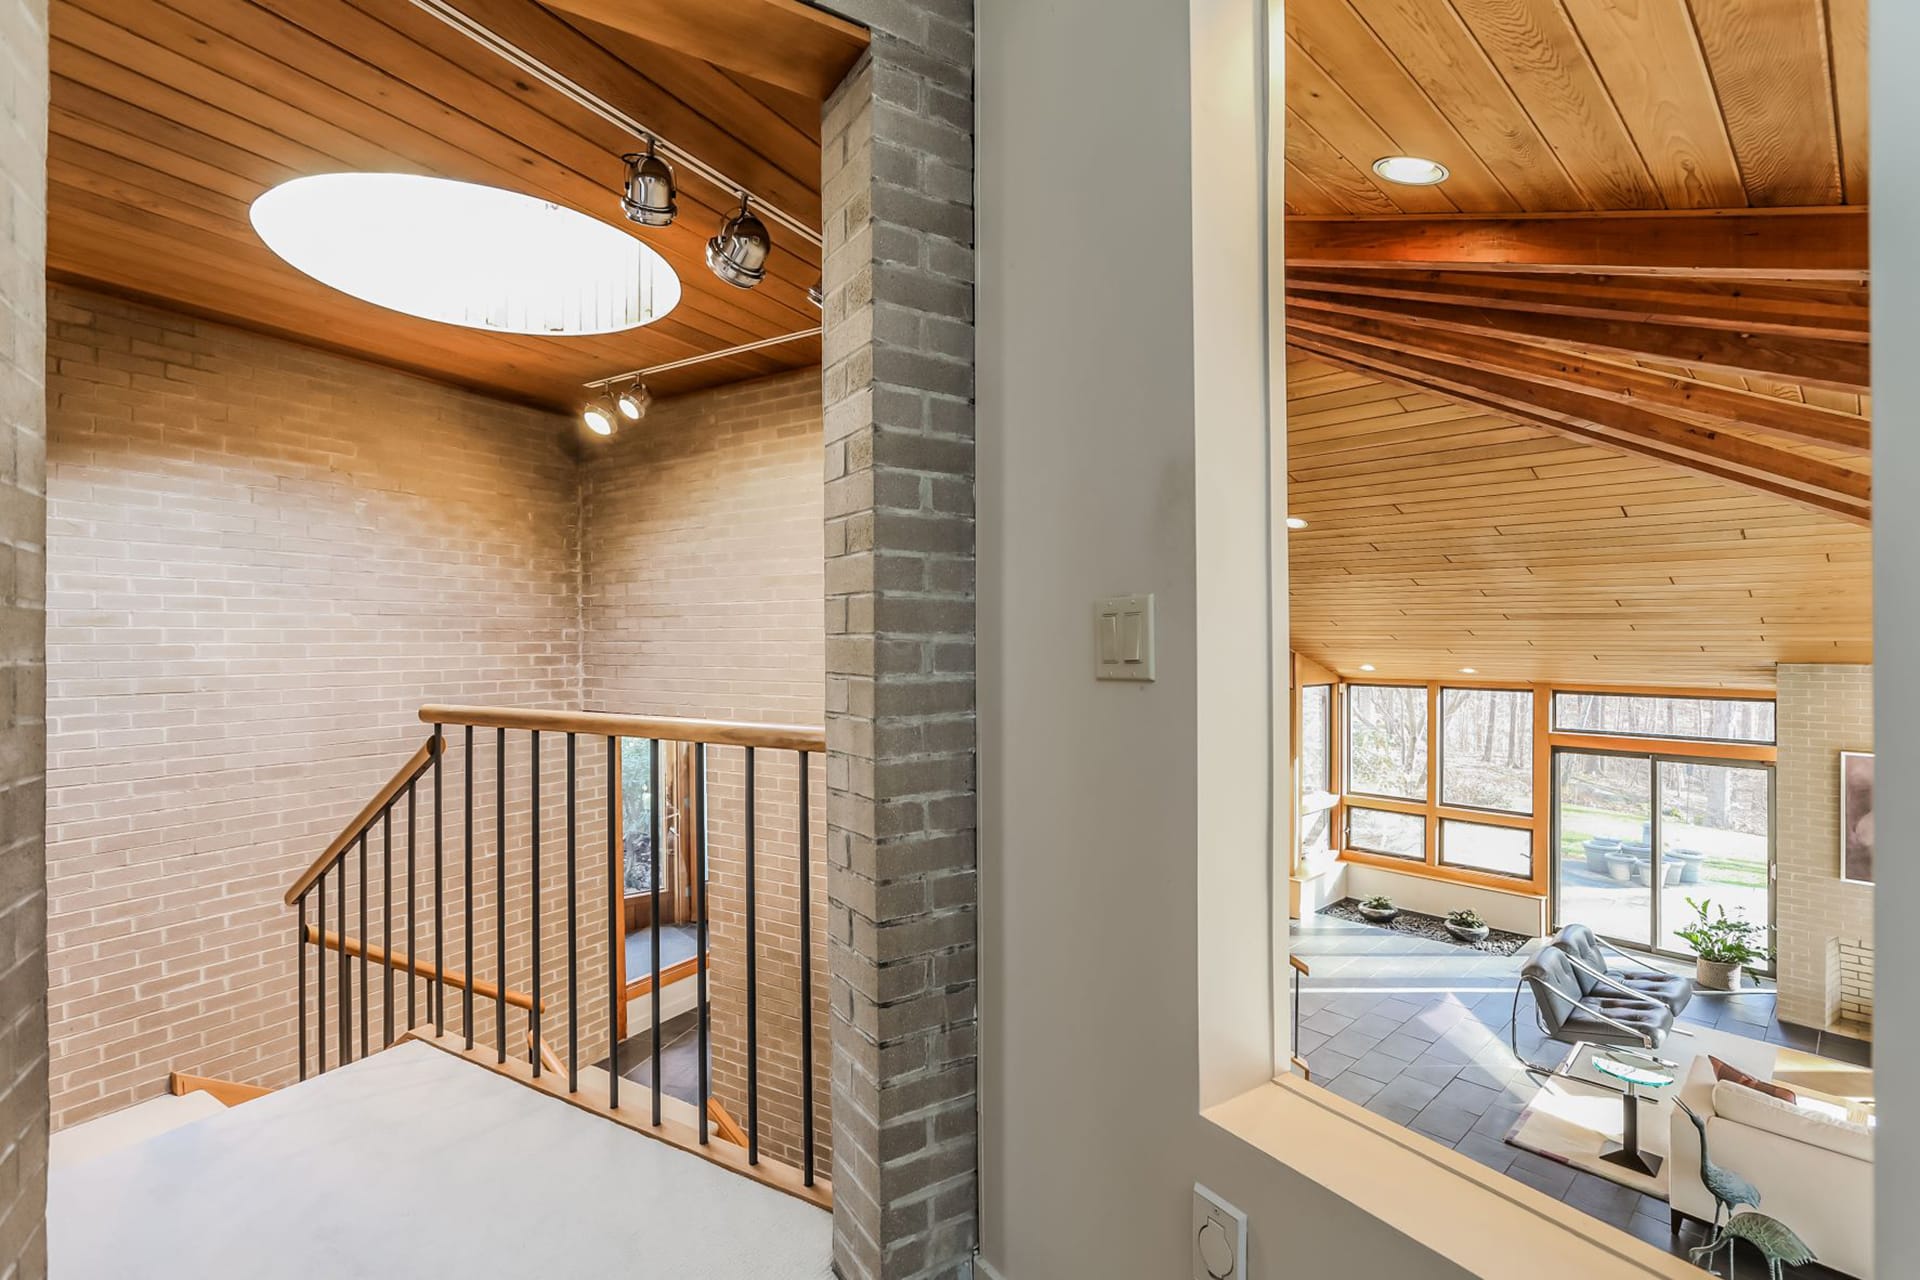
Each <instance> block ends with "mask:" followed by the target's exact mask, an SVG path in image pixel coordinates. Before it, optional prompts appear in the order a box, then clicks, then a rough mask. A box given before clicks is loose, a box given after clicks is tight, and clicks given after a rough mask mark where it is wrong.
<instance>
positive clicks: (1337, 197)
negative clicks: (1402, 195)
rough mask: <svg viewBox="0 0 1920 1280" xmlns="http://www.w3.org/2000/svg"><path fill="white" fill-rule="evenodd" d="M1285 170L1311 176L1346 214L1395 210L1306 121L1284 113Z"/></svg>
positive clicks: (1390, 202) (1376, 188)
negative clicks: (1295, 170)
mask: <svg viewBox="0 0 1920 1280" xmlns="http://www.w3.org/2000/svg"><path fill="white" fill-rule="evenodd" d="M1286 156H1287V167H1288V168H1290V169H1298V170H1301V171H1304V172H1309V173H1312V174H1313V175H1314V178H1313V181H1314V185H1315V186H1317V187H1319V188H1320V189H1321V190H1322V191H1324V192H1326V193H1327V194H1328V195H1329V196H1331V197H1332V198H1333V200H1334V202H1335V203H1336V204H1338V205H1339V206H1340V208H1341V210H1342V211H1344V212H1347V213H1393V212H1394V211H1395V208H1396V206H1395V205H1394V202H1393V201H1392V200H1391V199H1389V198H1388V196H1387V193H1386V192H1384V191H1382V190H1381V189H1380V188H1379V186H1378V185H1377V184H1375V183H1374V182H1373V181H1372V180H1371V179H1369V178H1368V177H1367V176H1366V175H1365V174H1363V173H1361V172H1360V171H1359V170H1358V169H1356V168H1354V167H1353V166H1352V165H1351V164H1348V163H1347V161H1346V159H1345V158H1344V157H1343V156H1342V155H1341V154H1340V153H1339V152H1338V151H1337V150H1335V149H1334V148H1333V147H1331V146H1329V145H1328V144H1327V142H1326V140H1325V139H1324V138H1322V137H1321V136H1320V135H1319V133H1318V132H1316V131H1315V130H1314V129H1313V128H1312V127H1311V126H1310V125H1308V124H1307V123H1306V121H1304V120H1302V119H1301V118H1300V117H1299V116H1297V115H1295V114H1294V113H1293V110H1292V109H1291V108H1289V109H1288V110H1287V127H1286Z"/></svg>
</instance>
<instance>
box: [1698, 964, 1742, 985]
mask: <svg viewBox="0 0 1920 1280" xmlns="http://www.w3.org/2000/svg"><path fill="white" fill-rule="evenodd" d="M1693 980H1694V982H1695V983H1696V984H1698V985H1699V986H1701V987H1704V988H1706V989H1707V990H1708V991H1738V990H1740V988H1741V985H1742V969H1741V967H1740V966H1739V965H1737V964H1718V963H1716V962H1714V961H1712V960H1695V961H1694V962H1693Z"/></svg>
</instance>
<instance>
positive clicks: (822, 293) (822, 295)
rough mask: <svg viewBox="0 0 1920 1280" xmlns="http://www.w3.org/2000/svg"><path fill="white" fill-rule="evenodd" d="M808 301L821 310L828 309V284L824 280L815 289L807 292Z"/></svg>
mask: <svg viewBox="0 0 1920 1280" xmlns="http://www.w3.org/2000/svg"><path fill="white" fill-rule="evenodd" d="M807 301H808V302H811V303H812V304H813V305H814V306H816V307H819V308H820V309H821V310H825V309H826V305H827V282H826V280H825V279H824V278H822V279H821V280H820V281H819V282H818V283H816V284H815V285H814V286H813V288H811V289H809V290H807Z"/></svg>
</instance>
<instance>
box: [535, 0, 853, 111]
mask: <svg viewBox="0 0 1920 1280" xmlns="http://www.w3.org/2000/svg"><path fill="white" fill-rule="evenodd" d="M548 2H549V3H550V4H551V5H552V7H553V8H555V9H558V10H560V11H561V12H563V13H570V14H573V15H574V16H576V17H580V18H587V19H590V20H592V21H594V22H599V23H602V24H604V25H606V26H609V27H612V28H613V29H614V30H616V31H625V32H628V33H630V34H632V35H636V36H640V37H642V38H643V39H646V40H650V41H652V42H653V43H655V44H662V45H666V46H667V47H669V48H672V49H677V50H679V51H680V52H682V53H687V54H691V55H693V56H694V57H696V58H699V59H700V60H701V61H703V62H711V63H713V64H714V65H715V66H720V67H725V68H726V69H727V70H729V71H737V72H739V73H740V74H741V75H744V76H750V77H752V78H753V79H755V80H759V81H762V82H764V83H766V84H770V85H774V86H777V87H778V88H781V89H786V90H788V91H789V92H792V93H798V94H801V95H803V96H805V97H806V98H807V99H808V100H810V101H812V102H824V101H826V99H827V95H828V94H830V93H832V92H833V90H834V86H835V85H837V84H839V83H840V80H841V79H842V78H843V77H844V76H845V75H846V73H847V70H848V68H850V67H852V66H853V64H854V63H855V62H856V61H857V60H858V59H859V57H860V55H861V53H862V52H864V51H865V49H866V47H867V33H866V31H865V30H863V29H862V28H861V27H860V26H859V25H857V24H856V23H852V22H848V21H847V20H846V19H844V18H839V17H835V16H834V15H833V14H830V13H828V12H827V11H826V10H824V9H818V8H815V7H814V6H812V5H810V4H803V3H801V0H548Z"/></svg>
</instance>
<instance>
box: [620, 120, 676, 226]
mask: <svg viewBox="0 0 1920 1280" xmlns="http://www.w3.org/2000/svg"><path fill="white" fill-rule="evenodd" d="M620 158H621V159H622V160H624V161H626V162H627V181H626V186H625V187H624V188H623V189H622V190H621V193H620V207H621V208H623V209H625V210H626V213H627V219H628V220H629V221H631V222H637V223H639V224H640V225H641V226H643V227H670V226H672V225H673V219H674V216H675V215H676V214H678V213H679V212H680V204H679V201H677V200H676V199H675V198H674V197H675V196H676V195H677V194H678V193H677V192H676V190H675V188H674V185H673V170H672V169H671V168H670V167H668V165H667V162H666V161H665V160H662V159H661V158H660V157H659V155H657V154H656V153H655V150H654V141H653V139H652V138H648V139H647V150H646V154H645V155H640V154H630V155H624V156H621V157H620Z"/></svg>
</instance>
